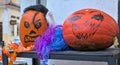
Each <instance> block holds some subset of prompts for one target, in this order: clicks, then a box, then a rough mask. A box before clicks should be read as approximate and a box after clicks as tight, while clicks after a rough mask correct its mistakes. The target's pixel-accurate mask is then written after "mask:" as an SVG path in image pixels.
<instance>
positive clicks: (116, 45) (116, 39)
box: [113, 36, 119, 48]
mask: <svg viewBox="0 0 120 65" xmlns="http://www.w3.org/2000/svg"><path fill="white" fill-rule="evenodd" d="M113 41H114V47H115V48H118V45H119V43H118V38H117V36H115V38H114V40H113Z"/></svg>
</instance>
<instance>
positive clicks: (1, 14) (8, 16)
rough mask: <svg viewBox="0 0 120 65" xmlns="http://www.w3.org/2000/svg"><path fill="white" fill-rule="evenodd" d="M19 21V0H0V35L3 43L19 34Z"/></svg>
mask: <svg viewBox="0 0 120 65" xmlns="http://www.w3.org/2000/svg"><path fill="white" fill-rule="evenodd" d="M19 21H20V4H19V0H0V22H2V32H3V33H2V34H3V35H2V37H3V41H5V43H9V42H10V40H13V39H14V38H15V37H16V36H18V35H19Z"/></svg>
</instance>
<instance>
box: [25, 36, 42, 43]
mask: <svg viewBox="0 0 120 65" xmlns="http://www.w3.org/2000/svg"><path fill="white" fill-rule="evenodd" d="M38 36H41V35H36V36H29V35H25V37H24V42H25V43H28V42H34V41H35V38H37V37H38Z"/></svg>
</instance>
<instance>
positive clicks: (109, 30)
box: [63, 8, 119, 50]
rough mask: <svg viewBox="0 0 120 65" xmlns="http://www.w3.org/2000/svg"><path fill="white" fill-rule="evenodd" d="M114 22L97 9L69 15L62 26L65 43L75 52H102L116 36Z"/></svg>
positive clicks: (116, 25)
mask: <svg viewBox="0 0 120 65" xmlns="http://www.w3.org/2000/svg"><path fill="white" fill-rule="evenodd" d="M118 33H119V28H118V24H117V23H116V21H115V20H114V19H113V18H112V17H111V16H110V15H108V14H107V13H105V12H103V11H100V10H97V9H90V8H88V9H82V10H78V11H76V12H74V13H72V14H71V15H69V16H68V17H67V18H66V19H65V21H64V24H63V37H64V39H65V42H66V43H67V44H68V45H69V46H70V47H71V48H73V49H76V50H102V49H106V48H108V47H110V46H111V45H112V44H113V42H114V38H115V37H116V36H117V35H118Z"/></svg>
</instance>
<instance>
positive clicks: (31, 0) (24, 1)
mask: <svg viewBox="0 0 120 65" xmlns="http://www.w3.org/2000/svg"><path fill="white" fill-rule="evenodd" d="M35 4H36V0H20V7H21V8H20V15H21V16H22V14H23V10H24V9H25V8H26V7H28V6H31V5H35Z"/></svg>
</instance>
